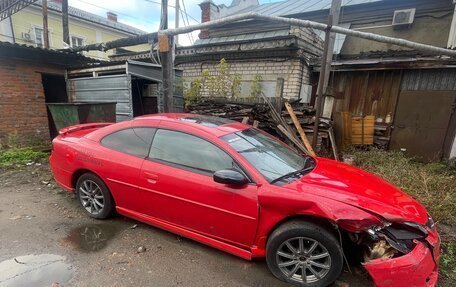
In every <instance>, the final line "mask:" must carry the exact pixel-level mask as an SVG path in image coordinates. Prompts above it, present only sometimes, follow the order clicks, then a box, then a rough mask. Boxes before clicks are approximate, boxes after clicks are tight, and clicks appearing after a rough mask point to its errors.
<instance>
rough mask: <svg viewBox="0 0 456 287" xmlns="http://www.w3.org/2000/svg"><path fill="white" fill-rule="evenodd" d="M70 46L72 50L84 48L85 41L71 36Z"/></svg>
mask: <svg viewBox="0 0 456 287" xmlns="http://www.w3.org/2000/svg"><path fill="white" fill-rule="evenodd" d="M70 44H71V47H72V48H76V47H82V46H84V39H83V38H81V37H77V36H71V38H70Z"/></svg>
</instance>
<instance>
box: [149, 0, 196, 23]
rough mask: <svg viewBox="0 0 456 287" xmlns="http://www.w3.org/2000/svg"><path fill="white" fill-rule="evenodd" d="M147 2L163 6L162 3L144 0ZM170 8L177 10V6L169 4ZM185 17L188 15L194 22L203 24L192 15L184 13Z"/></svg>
mask: <svg viewBox="0 0 456 287" xmlns="http://www.w3.org/2000/svg"><path fill="white" fill-rule="evenodd" d="M144 1H145V2H149V3H154V4H158V5H161V2H158V1H154V0H144ZM168 7H171V8H176V6H174V5H170V4H168ZM184 13H185V15H187V16H188V17H190V18H192V19H193V20H194V21H196V22H197V23H198V24H201V23H200V22H199V21H198V20H196V19H195V18H194V17H193V16H192V15H190V14H187V12H184Z"/></svg>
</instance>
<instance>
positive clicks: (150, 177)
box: [144, 171, 158, 183]
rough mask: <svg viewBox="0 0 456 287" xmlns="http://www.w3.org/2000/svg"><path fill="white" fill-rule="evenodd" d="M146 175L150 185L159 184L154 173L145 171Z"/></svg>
mask: <svg viewBox="0 0 456 287" xmlns="http://www.w3.org/2000/svg"><path fill="white" fill-rule="evenodd" d="M144 175H145V176H146V179H147V181H148V182H149V183H157V181H158V175H157V174H155V173H152V172H148V171H145V172H144Z"/></svg>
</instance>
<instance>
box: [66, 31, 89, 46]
mask: <svg viewBox="0 0 456 287" xmlns="http://www.w3.org/2000/svg"><path fill="white" fill-rule="evenodd" d="M73 37H75V38H79V39H81V40H82V46H84V45H86V37H83V36H79V35H75V34H70V43H69V44H70V47H71V48H76V47H74V46H73V45H74V43H73ZM82 46H77V47H82Z"/></svg>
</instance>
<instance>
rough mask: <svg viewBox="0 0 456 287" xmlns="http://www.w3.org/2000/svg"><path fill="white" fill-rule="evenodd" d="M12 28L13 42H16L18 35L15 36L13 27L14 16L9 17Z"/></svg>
mask: <svg viewBox="0 0 456 287" xmlns="http://www.w3.org/2000/svg"><path fill="white" fill-rule="evenodd" d="M9 22H10V28H11V37H12V38H13V44H16V37H15V36H14V28H13V17H12V16H10V17H9Z"/></svg>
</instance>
